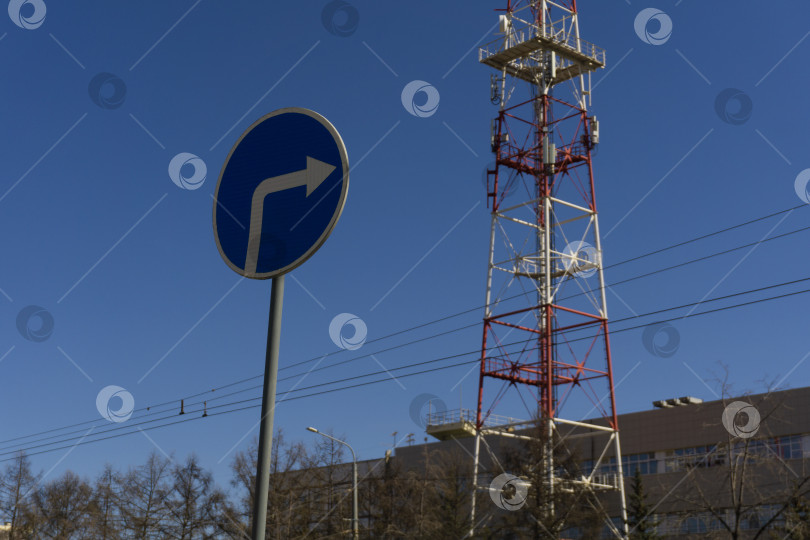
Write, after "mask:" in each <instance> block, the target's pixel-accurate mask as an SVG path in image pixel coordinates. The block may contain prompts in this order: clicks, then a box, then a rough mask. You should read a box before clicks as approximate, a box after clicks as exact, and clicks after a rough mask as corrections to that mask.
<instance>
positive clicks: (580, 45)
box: [478, 16, 605, 64]
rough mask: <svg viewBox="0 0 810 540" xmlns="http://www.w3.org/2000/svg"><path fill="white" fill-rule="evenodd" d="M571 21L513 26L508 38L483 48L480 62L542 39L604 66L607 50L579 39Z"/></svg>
mask: <svg viewBox="0 0 810 540" xmlns="http://www.w3.org/2000/svg"><path fill="white" fill-rule="evenodd" d="M571 19H572V16H568V17H563V18H562V19H560V20H558V21H554V22H552V23H547V24H545V25H544V26H543V27H540V26H537V25H536V24H533V23H526V24H525V25H524V26H521V27H514V26H513V27H512V28H511V31H510V32H509V34H508V35H507V36H505V37H503V38H498V39H496V40H494V41H491V42H489V43H487V44H485V45H484V46H483V47H481V49H480V50H479V53H478V60H479V61H483V60H484V59H485V58H489V57H490V56H493V55H495V54H498V53H500V52H502V51H504V50H506V49H508V48H510V47H513V46H515V45H518V44H519V43H522V42H525V41H528V40H531V39H534V38H535V37H542V38H545V39H549V40H553V41H555V42H557V43H558V44H559V45H561V46H563V47H565V48H567V49H570V50H571V51H575V52H578V53H579V54H582V55H585V56H587V57H589V58H592V59H594V60H596V61H597V62H599V63H601V64H604V63H605V49H603V48H602V47H598V46H596V45H594V44H593V43H590V42H589V41H585V40H584V39H581V38H578V37H577V36H576V34H575V33H574V32H573V31H572V30H569V29H568V28H569V27H570V26H571V22H572V21H571ZM515 20H520V19H515ZM521 22H525V21H521Z"/></svg>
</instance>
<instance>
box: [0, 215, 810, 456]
mask: <svg viewBox="0 0 810 540" xmlns="http://www.w3.org/2000/svg"><path fill="white" fill-rule="evenodd" d="M805 206H807V205H798V206H795V207H792V208H787V209H784V210H781V211H779V212H775V213H771V214H768V215H765V216H762V217H759V218H756V219H753V220H749V221H746V222H743V223H740V224H737V225H733V226H731V227H726V228H724V229H720V230H718V231H714V232H712V233H708V234H705V235H702V236H698V237H696V238H692V239H690V240H686V241H682V242H678V243H676V244H673V245H670V246H667V247H665V248H661V249H658V250H655V251H651V252H648V253H645V254H642V255H638V256H635V257H632V258H630V259H626V260H624V261H621V262H618V263H615V264H612V265H609V266H606V267H605V269H608V268H613V267H616V266H619V265H622V264H626V263H628V262H633V261H636V260H639V259H642V258H645V257H649V256H651V255H655V254H658V253H661V252H664V251H667V250H670V249H674V248H677V247H681V246H684V245H687V244H690V243H693V242H697V241H700V240H703V239H706V238H709V237H712V236H716V235H719V234H722V233H725V232H728V231H731V230H734V229H738V228H741V227H744V226H747V225H750V224H753V223H756V222H759V221H763V220H765V219H768V218H771V217H774V216H777V215H780V214H784V213H786V212H791V211H793V210H796V209H798V208H801V207H805ZM808 229H810V227H804V228H800V229H797V230H794V231H790V232H787V233H783V234H781V235H777V236H774V237H771V238H768V239H765V240H762V241H759V242H754V243H750V244H745V245H743V246H738V247H736V248H732V249H729V250H724V251H721V252H717V253H713V254H709V255H707V256H704V257H699V258H696V259H692V260H690V261H687V262H685V263H680V264H678V265H673V266H669V267H665V268H662V269H658V270H655V271H653V272H648V273H645V274H642V275H639V276H634V277H631V278H629V279H625V280H622V281H619V282H616V283H613V284H610V285H607V287H611V286H615V285H619V284H623V283H627V282H629V281H633V280H636V279H641V278H643V277H647V276H650V275H654V274H658V273H661V272H665V271H667V270H671V269H674V268H679V267H683V266H686V265H688V264H693V263H695V262H699V261H702V260H707V259H709V258H712V257H716V256H720V255H723V254H727V253H730V252H733V251H737V250H739V249H744V248H746V247H751V246H753V245H758V244H761V243H763V242H766V241H770V240H775V239H779V238H783V237H786V236H789V235H791V234H796V233H798V232H802V231H805V230H808ZM799 281H804V280H796V281H794V282H788V284H790V283H796V282H799ZM783 285H786V284H780V285H774V286H769V287H764V288H760V289H755V290H754V291H758V290H765V289H768V288H772V287H776V286H783ZM754 291H748V292H743V293H737V294H735V295H729V296H727V297H723V298H728V297H731V296H737V295H739V294H747V293H750V292H754ZM524 294H525V293H521V294H517V295H515V296H512V297H509V298H505V299H503V300H502V302H505V301H508V300H512V299H515V298H519V297H521V296H523V295H524ZM580 294H584V293H580ZM580 294H577V295H573V296H579V295H580ZM573 296H571V297H567V298H565V299H568V298H572V297H573ZM787 296H790V295H787ZM561 300H564V299H561ZM717 300H720V298H718V299H711V300H705V301H703V303H708V302H711V301H717ZM691 305H694V304H688V305H684V306H679V307H677V308H667V309H664V310H658V311H656V312H652V313H661V312H666V311H671V310H673V309H680V308H682V307H689V306H691ZM742 305H748V303H746V304H742ZM483 307H484V306H476V307H474V308H470V309H467V310H464V311H461V312H458V313H454V314H451V315H447V316H444V317H441V318H439V319H435V320H432V321H429V322H426V323H421V324H419V325H415V326H413V327H410V328H407V329H404V330H399V331H396V332H393V333H391V334H387V335H384V336H381V337H379V338H375V339H373V340H369V341H367V342H366V344H368V343H373V342H377V341H382V340H384V339H388V338H391V337H394V336H397V335H401V334H404V333H407V332H411V331H414V330H417V329H421V328H425V327H427V326H430V325H433V324H437V323H440V322H444V321H447V320H449V319H452V318H455V317H459V316H461V315H465V314H468V313H471V312H473V311H478V310H480V309H483ZM701 313H704V312H701ZM649 315H650V313H648V314H643V315H639V316H638V317H643V316H649ZM695 315H698V314H695ZM638 317H628V318H625V319H619V320H614V321H612V323H613V324H615V323H619V322H623V321H627V320H632V319H635V318H638ZM671 320H677V318H676V319H671ZM478 325H480V321H476V322H475V323H473V324H470V325H465V326H462V327H459V328H455V329H452V330H448V331H445V332H441V333H439V334H434V335H430V336H426V337H423V338H419V339H417V340H413V341H410V342H406V343H404V344H400V345H397V346H393V347H389V348H387V349H382V350H379V351H376V352H374V353H369V354H365V355H361V356H358V357H353V358H351V359H348V360H343V361H341V362H337V363H334V364H330V365H328V366H324V367H322V368H320V369H318V370H311V371H310V372H312V371H320V370H322V369H328V368H330V367H334V366H337V365H344V364H346V363H349V362H352V361H355V360H359V359H361V358H367V357H370V356H372V355H374V354H379V353H381V352H388V351H391V350H396V349H400V348H403V347H406V346H408V345H412V344H415V343H420V342H424V341H427V340H429V339H434V338H436V337H441V336H444V335H449V334H451V333H454V332H458V331H462V330H465V329H469V328H472V327H475V326H478ZM642 326H646V325H642ZM634 328H639V327H632V328H628V329H622V330H612V333H619V332H621V331H624V330H629V329H634ZM341 352H343V350H341V351H338V352H337V353H332V354H338V353H341ZM477 352H479V353H480V351H477ZM328 355H329V353H328V354H327V355H325V356H328ZM325 356H321V357H315V358H312V359H309V360H304V361H301V362H297V363H294V364H290V365H287V366H284V367H282V368H281V369H280V371H282V370H285V369H290V368H292V367H296V366H300V365H304V364H306V363H309V362H312V361H315V360H318V359H319V358H320V359H323V358H325ZM301 375H302V374H300V373H299V374H296V375H291V376H288V377H284V378H282V379H280V380H281V381H284V380H289V379H292V378H296V377H299V376H301ZM260 377H262V375H256V376H253V377H247V378H244V379H241V380H239V381H235V382H232V383H228V384H225V385H222V386H219V387H217V388H213V389H211V390H206V391H202V392H198V393H196V394H191V395H189V396H186V397H184V398H181V400H185V399H193V398H195V397H200V396H203V395H208V394H210V393H211V392H214V391H218V390H223V389H226V388H231V387H234V386H237V385H240V384H243V383H245V382H249V381H251V380H256V379H257V378H260ZM258 387H259V386H253V387H251V388H249V389H243V390H239V391H236V392H232V393H230V394H225V395H221V396H218V397H215V398H211V399H209V400H206V401H215V400H218V399H222V398H224V397H228V396H230V395H234V394H238V393H241V392H244V391H246V390H251V389H256V388H258ZM178 401H179V400H172V401H167V402H163V403H160V404H157V405H152V406H149V407H143V408H140V409H136V411H135V412H139V411H151V410H153V409H159V408H161V407H172V408H175V407H176V406H177V402H178ZM198 403H200V402H197V403H192V404H189V405H190V406H191V405H194V404H198ZM152 414H160V413H159V412H157V411H156V412H151V413H148V414H147V415H141V416H150V415H152ZM97 422H98V420H89V421H85V422H79V423H75V424H71V425H68V426H64V427H60V428H52V429H48V430H44V431H41V432H37V433H34V434H30V435H25V436H20V437H15V438H11V439H6V440H4V441H0V444H6V443H9V442H14V441H19V440H22V439H28V438H31V437H36V436H38V435H44V434H48V433H54V432H58V431H63V430H65V429H70V428H73V427H78V426H83V425H88V424H93V423H97ZM79 431H80V430H79ZM76 432H77V431H74V432H72V433H76ZM63 435H65V434H62V435H59V436H53V437H47V438H45V439H40V440H48V439H51V438H56V437H60V436H63ZM31 442H33V441H31ZM26 444H27V443H26ZM0 450H3V448H0Z"/></svg>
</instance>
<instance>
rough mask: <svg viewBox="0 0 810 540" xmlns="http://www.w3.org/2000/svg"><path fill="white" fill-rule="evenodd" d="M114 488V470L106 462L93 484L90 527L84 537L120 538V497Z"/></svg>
mask: <svg viewBox="0 0 810 540" xmlns="http://www.w3.org/2000/svg"><path fill="white" fill-rule="evenodd" d="M116 489H117V481H116V472H115V471H114V470H113V468H112V466H111V465H109V464H107V465H106V466H105V467H104V470H103V471H102V472H101V474H100V475H99V476H98V477H97V478H96V483H95V486H93V506H92V508H91V515H90V518H91V519H90V529H89V530H88V531H87V534H86V538H88V539H93V540H117V539H119V538H122V528H121V512H120V510H119V499H120V498H119V496H118V493H116Z"/></svg>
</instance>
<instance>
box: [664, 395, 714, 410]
mask: <svg viewBox="0 0 810 540" xmlns="http://www.w3.org/2000/svg"><path fill="white" fill-rule="evenodd" d="M698 403H703V400H702V399H700V398H696V397H692V396H684V397H680V398H670V399H661V400H658V401H653V407H655V408H656V409H671V408H672V407H685V406H686V405H697V404H698Z"/></svg>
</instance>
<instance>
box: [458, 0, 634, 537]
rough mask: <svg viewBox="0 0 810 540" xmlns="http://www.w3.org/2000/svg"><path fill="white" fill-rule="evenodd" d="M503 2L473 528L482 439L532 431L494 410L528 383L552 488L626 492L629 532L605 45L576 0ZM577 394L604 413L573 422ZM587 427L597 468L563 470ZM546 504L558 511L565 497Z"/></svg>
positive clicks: (618, 531)
mask: <svg viewBox="0 0 810 540" xmlns="http://www.w3.org/2000/svg"><path fill="white" fill-rule="evenodd" d="M499 11H502V12H503V14H502V15H500V16H499V17H500V29H499V32H498V34H499V37H498V38H497V39H496V40H495V41H493V42H492V43H490V44H488V45H485V46H484V47H482V49H481V51H480V57H479V59H480V61H481V63H483V64H486V65H488V66H491V67H493V68H494V69H495V70H497V72H498V74H497V75H495V76H493V77H492V80H491V98H492V102H493V104H497V105H498V106H499V110H498V114H497V117H496V118H494V119H493V121H492V124H491V145H492V151H493V153H494V155H495V164H494V167H493V168H491V169H490V170H488V171H487V199H488V205H489V208H491V210H492V214H491V216H492V217H491V219H492V222H491V232H490V244H489V245H490V250H489V264H488V270H487V288H486V310H485V316H484V328H483V340H482V354H481V368H480V377H479V393H478V409H477V414H476V421H475V430H476V443H475V465H474V467H475V469H474V476H473V480H474V487H475V489H474V490H473V501H472V507H471V516H470V517H471V530H470V534H471V535H472V534H473V533H474V528H475V523H476V521H475V499H476V493H475V492H476V491H477V490H486V486H485V485H483V482H479V474H483V472H482V471H481V470H479V461H480V457H481V441H482V440H483V436H484V435H496V434H500V435H504V436H511V437H518V438H529V437H525V436H521V435H515V434H514V433H511V431H512V430H513V429H514V427H515V424H510V425H509V426H496V427H493V426H492V422H491V421H489V418H490V417H491V416H492V415H493V412H495V411H494V409H495V406H496V405H498V404H499V403H501V400H502V398H503V396H504V393H505V392H506V391H507V390H509V389H517V391H518V393H519V394H520V393H521V392H523V393H525V392H526V390H528V391H529V394H530V395H531V398H532V402H530V403H533V405H532V407H536V409H535V410H529V411H528V413H529V414H530V415H532V416H536V417H538V418H539V419H540V420H541V425H542V428H543V430H544V433H543V443H542V444H543V445H545V446H544V452H543V463H541V464H539V465H538V466H542V468H543V474H544V482H545V484H544V486H543V487H544V490H545V491H544V493H554V491H555V490H559V491H566V490H571V489H582V488H583V486H584V487H585V488H586V489H589V490H592V491H598V490H610V491H615V492H617V494H618V497H619V503H618V507H619V508H618V511H619V513H620V516H618V517H619V518H620V519H621V520H622V523H620V524H618V525H617V524H614V523H613V522H612V521H611V519H610V516H609V514H608V512H607V511H605V512H604V518H605V524H606V526H607V527H608V528H609V529H610V530H611V531H612V532H613V533H614V534H615V536H616V537H617V538H625V537H626V536H627V526H626V525H625V523H624V520H626V517H627V516H626V507H625V497H624V481H623V471H622V466H621V457H620V456H621V451H620V444H619V432H618V423H617V419H616V403H615V396H614V392H613V373H612V365H611V357H610V339H609V331H608V315H607V307H606V302H605V287H604V284H605V282H604V276H603V271H602V256H601V254H602V249H601V243H600V238H599V222H598V216H597V211H596V196H595V191H594V175H593V167H592V162H591V157H592V151H593V149H594V148H595V147H596V145H597V144H598V142H599V130H598V122H597V120H596V118H595V117H594V116H589V113H588V107H589V106H590V101H591V92H590V90H591V85H590V77H591V73H592V72H593V71H595V70H597V69H600V68H602V67H604V66H605V61H606V60H605V52H604V50H603V49H600V48H599V47H597V46H595V45H593V44H591V43H588V42H586V41H584V40H582V39H580V36H579V15H578V13H577V9H576V0H569V1H562V0H560V1H558V2H552V1H550V0H534V1H532V0H507V6H506V9H504V10H499ZM499 381H500V384H501V385H502V387H501V390H500V391H499V392H497V393H496V395H495V399H494V400H492V401H491V402H490V403H491V405H489V406H488V407H486V406H485V405H484V398H485V386H486V387H487V388H489V386H490V385H491V384H492V383H493V382H496V383H497V382H499ZM487 383H489V384H487ZM574 402H578V403H579V404H580V406H582V403H585V407H584V408H585V409H587V408H588V407H589V406H590V407H591V410H590V413H588V415H586V417H585V418H592V419H594V420H587V421H586V420H583V419H577V420H574V419H566V418H565V417H564V416H563V406H564V405H566V404H567V403H571V404H573V403H574ZM591 413H592V414H591ZM582 438H591V440H592V441H594V443H593V444H594V445H596V444H599V445H600V446H599V448H598V449H597V450H596V453H595V457H596V459H594V460H593V467H592V468H591V470H590V471H589V472H588V474H582V475H579V476H578V477H573V478H572V477H570V476H568V477H566V478H562V477H561V476H560V475H559V474H558V468H559V467H557V466H556V465H555V462H554V455H555V451H557V449H558V448H560V447H565V446H566V445H569V444H576V441H577V439H582ZM484 446H485V451H489V445H488V444H485V445H484ZM611 457H612V458H613V459H614V460H615V465H613V466H612V467H613V470H611V471H610V474H607V475H605V474H601V473H600V472H599V470H600V466H601V465H604V464H607V463H608V460H609V459H610V458H611ZM492 459H493V460H495V461H496V460H497V458H495V457H494V456H493V457H492ZM600 504H601V503H600ZM602 510H604V508H603V507H602ZM547 511H548V512H549V513H551V514H553V513H554V512H555V509H554V507H553V502H552V503H550V504H549V505H548V508H547ZM614 517H615V516H614ZM558 533H559V531H558V532H557V534H558Z"/></svg>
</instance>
